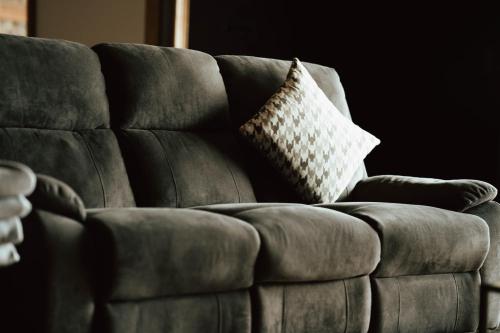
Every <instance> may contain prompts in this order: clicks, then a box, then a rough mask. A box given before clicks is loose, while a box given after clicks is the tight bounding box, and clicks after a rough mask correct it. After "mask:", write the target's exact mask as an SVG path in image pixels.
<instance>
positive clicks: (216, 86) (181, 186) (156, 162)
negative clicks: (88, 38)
mask: <svg viewBox="0 0 500 333" xmlns="http://www.w3.org/2000/svg"><path fill="white" fill-rule="evenodd" d="M94 50H95V51H96V52H97V53H98V55H99V57H100V59H101V62H102V68H103V73H104V76H105V78H106V84H107V92H108V95H109V101H110V110H111V118H112V124H113V126H114V127H115V128H120V129H123V131H117V133H118V135H119V140H120V146H121V148H122V150H123V153H124V156H125V161H126V164H127V168H128V171H129V176H130V180H131V184H132V187H133V190H134V193H135V195H136V197H137V202H138V205H140V206H160V207H189V206H194V205H204V204H213V203H224V202H226V203H232V202H252V201H255V197H254V194H253V189H252V186H251V184H250V181H249V180H248V177H247V176H246V172H245V170H244V168H243V166H242V163H241V161H240V159H241V158H240V156H239V155H240V151H239V148H238V146H237V145H235V141H236V139H235V133H233V132H232V129H231V128H230V123H229V114H228V104H227V96H226V91H225V88H224V83H223V81H222V78H221V76H220V73H219V68H218V66H217V63H216V62H215V60H214V59H213V58H212V57H211V56H210V55H208V54H204V53H201V52H197V51H193V50H184V49H174V48H160V47H155V46H145V45H132V44H102V45H98V46H96V47H94Z"/></svg>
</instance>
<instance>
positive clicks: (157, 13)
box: [145, 0, 190, 48]
mask: <svg viewBox="0 0 500 333" xmlns="http://www.w3.org/2000/svg"><path fill="white" fill-rule="evenodd" d="M189 5H190V0H147V1H146V29H145V31H146V36H145V40H146V43H147V44H153V45H161V46H174V47H181V48H187V47H188V46H189Z"/></svg>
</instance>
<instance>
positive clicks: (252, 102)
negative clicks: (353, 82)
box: [216, 55, 366, 202]
mask: <svg viewBox="0 0 500 333" xmlns="http://www.w3.org/2000/svg"><path fill="white" fill-rule="evenodd" d="M216 60H217V62H218V64H219V67H220V70H221V74H222V77H223V79H224V83H225V86H226V91H227V95H228V100H229V107H230V115H231V120H232V122H233V127H234V128H238V127H239V126H241V125H242V124H243V123H245V122H246V121H247V120H248V119H250V118H251V117H252V116H253V115H254V114H255V113H257V112H258V111H259V110H260V108H261V107H262V106H263V105H264V103H265V102H266V101H267V100H268V99H269V97H271V96H272V94H273V93H274V92H275V91H276V90H277V89H278V88H279V87H280V86H281V84H282V83H283V82H284V81H285V78H286V75H287V73H288V70H289V68H290V65H291V62H290V61H284V60H276V59H266V58H257V57H250V56H230V55H224V56H218V57H216ZM304 65H305V67H306V68H307V70H308V71H309V72H310V73H311V75H312V77H313V78H314V79H315V81H316V82H317V83H318V86H319V87H320V88H321V89H322V90H323V92H324V93H325V94H326V96H327V97H328V98H329V99H330V100H331V102H332V103H333V104H334V105H335V106H336V107H337V109H339V111H340V112H341V113H342V114H343V115H345V116H346V117H348V118H350V117H351V116H350V113H349V108H348V106H347V101H346V98H345V93H344V88H343V87H342V84H341V82H340V79H339V76H338V74H337V72H336V71H335V70H334V69H333V68H329V67H325V66H320V65H316V64H310V63H304ZM245 149H246V150H247V151H246V153H245V155H246V156H247V163H246V164H247V165H248V168H249V170H250V178H251V181H252V184H253V186H254V190H255V196H256V197H257V200H258V201H293V202H298V201H300V199H299V198H297V197H296V196H295V195H294V194H293V193H294V191H293V190H292V189H291V188H290V186H289V185H287V184H286V182H285V181H283V179H281V177H280V175H279V174H278V172H276V171H275V170H274V169H273V168H272V166H271V165H270V164H268V163H266V162H264V161H263V158H262V156H261V155H260V154H258V153H257V152H255V151H254V150H253V149H251V148H249V147H246V146H245ZM364 177H366V169H365V166H364V164H363V165H361V166H360V168H359V170H358V171H357V172H356V174H355V175H354V177H353V178H352V180H351V182H350V184H349V185H348V186H347V188H346V190H345V191H344V193H343V194H342V195H341V196H340V198H339V200H342V199H344V198H345V197H346V196H347V194H348V193H349V192H350V191H351V190H352V188H353V187H354V185H355V184H356V183H357V182H358V181H359V180H360V179H363V178H364Z"/></svg>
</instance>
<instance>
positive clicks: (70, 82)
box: [0, 35, 134, 207]
mask: <svg viewBox="0 0 500 333" xmlns="http://www.w3.org/2000/svg"><path fill="white" fill-rule="evenodd" d="M0 78H1V79H0V80H1V81H0V158H2V159H8V160H14V161H18V162H21V163H25V164H27V165H28V166H29V167H31V168H32V169H33V170H34V171H35V172H37V173H43V174H47V175H50V176H53V177H55V178H57V179H60V180H62V181H63V182H65V183H67V184H69V185H70V186H71V187H72V188H73V189H74V190H75V191H76V192H77V193H78V194H79V195H80V196H81V198H82V199H83V201H84V203H85V205H86V206H87V207H120V206H133V205H134V198H133V195H132V191H131V189H130V185H129V182H128V177H127V174H126V171H125V167H124V164H123V160H122V157H121V153H120V150H119V147H118V143H117V140H116V138H115V136H114V134H113V133H112V131H111V130H110V129H109V111H108V102H107V97H106V93H105V85H104V80H103V77H102V73H101V70H100V64H99V59H98V58H97V56H96V55H95V53H94V52H92V50H91V49H89V48H87V47H86V46H84V45H81V44H78V43H72V42H66V41H59V40H48V39H39V38H27V37H19V36H10V35H0Z"/></svg>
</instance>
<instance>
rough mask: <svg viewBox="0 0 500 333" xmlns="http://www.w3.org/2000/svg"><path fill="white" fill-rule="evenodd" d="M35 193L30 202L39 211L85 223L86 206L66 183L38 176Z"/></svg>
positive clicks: (45, 176)
mask: <svg viewBox="0 0 500 333" xmlns="http://www.w3.org/2000/svg"><path fill="white" fill-rule="evenodd" d="M36 179H37V183H36V188H35V191H34V192H33V194H32V195H30V197H29V200H30V201H31V203H32V204H33V205H34V206H35V207H36V208H37V209H43V210H45V211H49V212H52V213H55V214H58V215H62V216H66V217H69V218H71V219H74V220H76V221H80V222H84V221H85V218H86V216H87V213H86V211H85V206H84V205H83V202H82V199H80V197H79V196H78V194H76V193H75V191H73V189H72V188H71V187H69V186H68V185H67V184H65V183H64V182H62V181H60V180H57V179H55V178H53V177H50V176H47V175H40V174H38V175H37V176H36Z"/></svg>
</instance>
